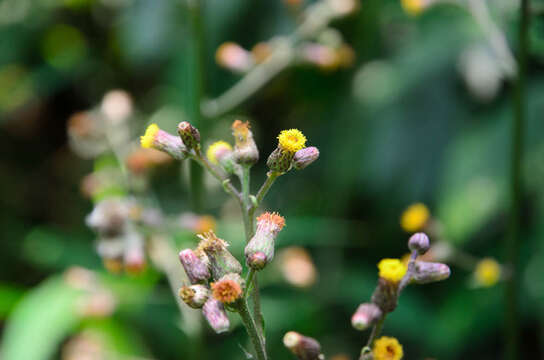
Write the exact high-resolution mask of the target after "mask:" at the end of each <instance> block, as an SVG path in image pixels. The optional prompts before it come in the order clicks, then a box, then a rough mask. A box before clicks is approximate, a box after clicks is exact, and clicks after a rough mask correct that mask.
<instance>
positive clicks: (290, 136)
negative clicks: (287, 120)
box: [278, 129, 306, 153]
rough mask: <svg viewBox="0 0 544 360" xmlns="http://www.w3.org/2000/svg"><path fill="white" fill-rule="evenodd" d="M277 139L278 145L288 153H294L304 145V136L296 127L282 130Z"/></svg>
mask: <svg viewBox="0 0 544 360" xmlns="http://www.w3.org/2000/svg"><path fill="white" fill-rule="evenodd" d="M278 141H279V142H278V147H279V148H280V149H282V150H283V151H287V152H290V153H295V152H297V151H299V150H300V149H303V148H304V146H305V145H306V137H305V136H304V134H302V132H300V130H297V129H289V130H282V132H280V134H279V135H278Z"/></svg>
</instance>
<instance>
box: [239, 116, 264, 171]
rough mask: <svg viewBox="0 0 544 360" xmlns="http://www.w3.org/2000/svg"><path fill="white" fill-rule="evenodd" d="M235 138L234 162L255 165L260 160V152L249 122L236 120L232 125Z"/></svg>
mask: <svg viewBox="0 0 544 360" xmlns="http://www.w3.org/2000/svg"><path fill="white" fill-rule="evenodd" d="M232 135H233V136H234V160H235V161H236V162H238V163H240V164H249V165H251V164H255V163H256V162H257V160H259V150H258V149H257V145H256V144H255V140H253V133H252V132H251V130H250V129H249V122H247V121H246V122H243V121H240V120H235V121H234V122H233V123H232Z"/></svg>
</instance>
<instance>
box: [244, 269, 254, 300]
mask: <svg viewBox="0 0 544 360" xmlns="http://www.w3.org/2000/svg"><path fill="white" fill-rule="evenodd" d="M255 274H256V271H255V270H254V269H251V268H250V269H249V272H248V273H247V277H246V292H245V294H244V298H245V299H247V296H248V295H249V294H250V293H251V290H252V288H253V284H254V282H253V278H254V277H255Z"/></svg>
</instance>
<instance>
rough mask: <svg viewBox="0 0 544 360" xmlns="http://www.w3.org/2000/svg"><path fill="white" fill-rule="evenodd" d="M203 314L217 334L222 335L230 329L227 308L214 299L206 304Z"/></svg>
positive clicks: (211, 298) (210, 299)
mask: <svg viewBox="0 0 544 360" xmlns="http://www.w3.org/2000/svg"><path fill="white" fill-rule="evenodd" d="M202 314H203V315H204V317H205V318H206V320H207V321H208V324H210V326H211V327H212V329H214V330H215V332H216V333H218V334H220V333H223V332H225V331H227V330H228V329H229V326H230V322H229V318H228V316H227V312H226V311H225V307H224V306H223V304H222V303H221V302H220V301H218V300H216V299H214V298H213V297H210V298H209V299H208V301H206V303H205V304H204V307H203V308H202Z"/></svg>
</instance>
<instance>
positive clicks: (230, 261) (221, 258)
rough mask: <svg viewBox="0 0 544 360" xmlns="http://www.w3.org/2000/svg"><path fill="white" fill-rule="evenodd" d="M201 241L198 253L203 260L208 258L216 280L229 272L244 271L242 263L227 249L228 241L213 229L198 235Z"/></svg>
mask: <svg viewBox="0 0 544 360" xmlns="http://www.w3.org/2000/svg"><path fill="white" fill-rule="evenodd" d="M197 236H198V237H199V238H200V239H201V241H200V243H199V244H198V248H197V250H196V255H197V256H198V257H199V258H200V259H201V260H202V259H203V258H205V259H207V261H208V262H209V267H210V270H211V273H212V276H213V278H214V279H215V280H217V279H220V278H221V277H222V276H223V275H225V274H228V273H237V274H241V273H242V265H241V264H240V262H239V261H238V260H236V258H235V257H234V256H233V255H232V254H231V253H230V252H229V251H228V250H227V246H228V244H227V242H226V241H225V240H223V239H219V238H218V237H217V236H216V235H215V233H214V232H213V231H209V232H207V233H205V234H199V235H197Z"/></svg>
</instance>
